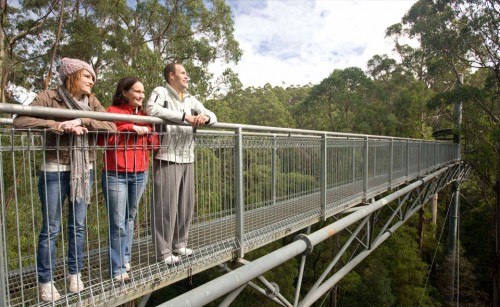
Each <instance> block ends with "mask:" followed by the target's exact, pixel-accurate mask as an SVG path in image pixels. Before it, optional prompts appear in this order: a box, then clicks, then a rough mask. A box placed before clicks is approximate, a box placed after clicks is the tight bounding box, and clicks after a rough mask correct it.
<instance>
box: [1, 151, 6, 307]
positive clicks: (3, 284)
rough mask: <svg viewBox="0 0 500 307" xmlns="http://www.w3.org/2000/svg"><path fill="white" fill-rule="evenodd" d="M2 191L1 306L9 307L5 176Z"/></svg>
mask: <svg viewBox="0 0 500 307" xmlns="http://www.w3.org/2000/svg"><path fill="white" fill-rule="evenodd" d="M0 147H1V143H0ZM0 174H3V155H2V152H0ZM0 191H1V194H2V196H1V197H2V200H1V206H2V207H1V210H2V212H0V223H1V224H0V306H7V291H8V289H7V285H6V278H7V274H6V268H7V262H6V261H5V257H4V253H6V251H7V246H5V245H4V244H7V240H6V239H7V237H6V236H5V234H4V229H3V227H4V226H5V225H6V221H5V217H6V212H5V211H6V210H5V198H4V196H5V186H4V181H3V176H0Z"/></svg>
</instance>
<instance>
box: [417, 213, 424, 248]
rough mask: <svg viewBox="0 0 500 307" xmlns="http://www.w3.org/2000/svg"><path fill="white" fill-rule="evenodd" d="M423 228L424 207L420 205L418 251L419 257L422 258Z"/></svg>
mask: <svg viewBox="0 0 500 307" xmlns="http://www.w3.org/2000/svg"><path fill="white" fill-rule="evenodd" d="M424 226H425V205H422V208H420V212H419V222H418V250H419V251H420V257H422V250H423V246H424Z"/></svg>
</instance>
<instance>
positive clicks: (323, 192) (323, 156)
mask: <svg viewBox="0 0 500 307" xmlns="http://www.w3.org/2000/svg"><path fill="white" fill-rule="evenodd" d="M326 140H327V139H326V134H323V135H322V136H321V162H320V163H321V165H320V168H321V171H320V177H321V178H320V194H321V195H320V198H321V218H322V220H323V221H326V181H327V170H326V168H327V167H328V166H327V144H326Z"/></svg>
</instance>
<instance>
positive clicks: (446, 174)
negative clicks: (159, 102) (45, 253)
mask: <svg viewBox="0 0 500 307" xmlns="http://www.w3.org/2000/svg"><path fill="white" fill-rule="evenodd" d="M0 111H3V112H9V113H23V112H24V114H37V112H42V111H43V110H37V108H30V107H21V106H15V105H7V106H1V108H0ZM61 111H62V112H61V113H58V114H56V115H58V116H62V117H64V116H66V117H74V116H75V114H74V112H71V114H68V113H67V112H64V111H65V110H61ZM81 116H86V117H96V118H99V119H108V120H116V119H128V118H127V117H123V116H122V117H123V118H122V117H120V116H115V115H113V114H102V113H101V114H95V113H92V112H86V113H85V114H82V115H81ZM144 121H147V122H151V123H160V122H162V121H161V120H159V119H157V118H150V117H145V119H144ZM90 137H91V138H96V137H97V135H96V134H91V135H90ZM43 139H44V131H41V130H29V131H27V130H14V129H12V128H10V127H9V126H5V128H4V129H2V130H0V150H1V151H0V165H1V169H0V171H1V176H2V178H1V180H2V181H1V183H0V188H1V201H2V212H1V214H0V217H1V225H2V227H1V228H0V240H1V244H0V250H1V253H0V273H1V276H2V278H1V280H0V288H1V289H5V291H1V292H0V305H2V306H29V305H41V306H44V305H45V306H52V303H43V302H41V301H40V299H39V293H38V287H37V281H36V242H37V235H38V232H39V229H40V222H41V221H40V220H41V218H40V209H39V207H40V203H39V202H40V201H39V198H38V192H37V188H36V187H37V182H38V172H39V167H40V165H41V162H42V161H43V153H44V151H45V150H54V149H53V148H45V147H44V142H43ZM172 146H176V145H175V144H173V145H172ZM193 146H195V152H196V156H197V159H196V162H195V165H196V171H195V177H196V183H195V184H196V188H195V190H196V199H197V201H196V209H195V214H194V217H193V225H192V227H191V230H190V236H189V245H190V247H191V248H193V249H194V250H195V254H194V255H193V256H190V257H183V258H181V261H180V262H179V263H178V264H176V265H173V266H167V265H165V264H164V263H163V262H162V261H159V259H157V258H156V256H155V252H154V249H153V244H152V240H151V230H150V227H149V225H150V223H149V221H150V212H151V210H150V209H151V189H152V184H151V183H152V181H153V179H154V178H153V176H154V174H150V178H149V183H148V187H147V188H146V192H145V193H144V195H143V197H142V200H141V205H140V209H139V210H140V211H139V213H138V216H137V218H136V225H135V239H134V245H133V249H132V252H133V256H132V261H131V263H132V271H131V274H130V275H131V280H130V282H127V283H117V282H113V280H112V279H111V278H110V277H109V274H108V263H107V259H108V248H107V237H108V226H107V214H106V210H105V206H104V200H103V195H102V191H101V183H100V169H101V163H102V162H99V160H100V159H99V158H98V159H97V160H98V161H97V163H96V165H94V169H93V171H94V172H95V173H94V178H95V180H94V183H93V188H92V190H93V195H92V203H91V205H90V207H89V209H88V214H87V227H86V244H85V251H86V252H85V257H84V258H85V259H84V269H83V271H82V280H83V281H84V283H85V286H86V288H85V290H83V291H82V292H80V293H78V294H68V295H64V294H65V293H67V291H66V290H67V289H66V284H65V280H64V272H65V271H66V270H67V265H66V262H65V258H66V257H64V256H63V255H65V253H66V249H67V246H65V238H64V236H65V233H64V232H63V233H62V235H61V236H60V238H59V239H60V242H59V243H60V244H59V243H58V246H57V255H58V259H57V261H56V266H57V269H56V276H54V278H55V283H56V287H57V288H58V289H59V291H60V292H61V294H62V296H63V297H62V298H61V299H60V300H58V301H57V302H55V304H54V305H57V306H66V305H84V306H85V305H92V306H103V305H106V306H115V305H119V304H123V303H125V302H128V301H130V300H131V299H134V298H137V297H141V296H143V295H146V294H148V293H151V292H152V291H154V290H157V289H159V288H162V287H164V286H167V285H169V284H171V283H174V282H176V281H178V280H181V279H183V278H186V277H188V276H190V275H193V274H196V273H198V272H201V271H204V270H206V269H208V268H211V267H214V266H217V265H220V264H223V263H225V262H227V261H229V260H232V259H235V258H239V259H241V260H240V261H241V262H242V263H245V261H244V260H243V259H242V258H244V255H245V253H247V252H249V251H252V250H254V249H256V248H258V247H261V246H264V245H266V244H268V243H270V242H273V241H275V240H278V239H280V238H282V237H284V236H287V235H289V234H292V233H295V232H298V231H300V230H303V229H305V228H307V227H308V226H311V225H313V224H315V223H317V222H319V221H322V220H326V218H328V217H332V216H333V217H335V219H338V221H337V222H336V223H337V224H335V223H334V224H332V225H335V226H332V227H334V228H336V230H335V231H338V230H339V229H338V225H339V224H338V223H339V222H341V221H343V220H345V218H348V220H349V221H350V222H349V223H347V224H345V225H344V226H342V227H340V228H342V229H345V228H347V227H348V226H350V225H356V227H358V228H359V230H357V231H353V234H354V235H353V237H352V239H350V240H351V242H352V241H357V242H366V247H367V249H366V250H368V251H371V250H372V248H373V247H374V246H377V244H380V243H381V242H380V240H381V238H386V235H385V234H384V233H386V232H389V231H392V230H391V229H392V228H391V227H395V225H398V223H401V222H404V220H405V218H408V217H409V215H408V214H410V213H412V212H415V211H416V210H417V209H418V208H420V206H421V205H423V203H425V201H427V199H428V198H429V197H430V195H431V194H433V193H436V192H438V191H439V190H440V189H442V188H443V187H444V186H446V185H447V184H448V183H449V182H451V181H452V180H462V179H463V178H465V177H466V176H467V172H468V170H467V168H466V167H463V166H462V165H461V164H460V163H459V161H458V160H457V157H458V155H457V153H458V151H457V150H458V148H457V147H456V145H455V144H451V143H443V142H433V141H423V140H413V139H401V138H391V137H383V136H369V135H353V134H339V133H329V132H324V131H308V130H297V129H285V128H272V127H260V126H245V125H233V124H216V125H215V127H213V129H210V130H204V131H198V132H197V136H196V143H195V144H193ZM107 149H109V148H107ZM55 150H58V148H56V149H55ZM91 150H93V151H94V154H95V155H96V157H102V153H103V151H104V148H99V147H95V148H92V149H91ZM150 173H151V172H150ZM387 194H389V196H386V195H387ZM383 196H385V197H389V198H390V197H393V200H397V204H396V205H395V209H394V214H393V216H392V218H391V219H390V220H388V221H386V222H385V224H386V225H385V226H383V227H381V231H382V232H381V233H380V234H379V235H375V234H374V233H372V231H373V229H372V228H371V227H369V226H367V224H370V223H368V221H369V219H370V218H372V219H373V214H376V211H377V210H379V209H380V208H382V207H385V206H387V205H391V204H388V203H389V202H390V201H387V202H386V200H385V201H381V200H383V199H384V198H383ZM377 199H378V200H377ZM372 200H373V201H372ZM375 200H377V201H375ZM369 201H370V204H368V202H369ZM382 203H383V204H382ZM360 204H362V205H363V206H361V207H359V205H360ZM358 208H359V210H358ZM368 208H370V209H368ZM373 208H378V209H373ZM348 212H354V213H352V214H350V215H347V216H346V217H344V218H342V217H343V216H345V215H346V214H347V213H348ZM360 212H361V213H360ZM367 212H368V213H367ZM356 215H358V216H357V219H354V217H352V216H356ZM341 218H342V219H341ZM342 223H344V222H342ZM372 226H373V225H372ZM398 227H399V226H398ZM365 228H366V229H365ZM63 229H65V228H64V227H63ZM361 229H364V231H361ZM361 234H363V235H362V236H363V237H362V238H358V237H357V236H359V235H361ZM301 238H302V239H301V240H298V241H297V242H296V243H294V244H296V245H300V248H298V249H297V248H296V247H295V249H294V252H293V253H296V252H297V251H299V252H298V254H300V253H302V252H304V251H306V250H307V249H308V248H312V245H311V244H312V243H311V241H310V240H311V239H310V238H309V237H305V236H302V237H301ZM366 238H368V239H366ZM325 239H326V238H325ZM375 239H377V240H378V241H377V240H375ZM367 240H368V241H367ZM374 240H375V241H374ZM319 242H320V241H318V243H319ZM302 247H304V248H303V249H302ZM287 248H288V247H287ZM348 248H349V246H346V247H345V250H347V249H348ZM276 252H282V251H276ZM361 252H362V251H361V250H359V249H358V251H357V253H361ZM293 253H292V254H293ZM298 254H295V255H293V256H290V255H291V254H288V253H287V254H286V257H285V256H283V257H282V259H283V261H286V259H290V258H287V257H289V256H290V257H294V256H296V255H298ZM267 262H268V263H269V261H267ZM255 265H256V264H253V263H250V264H248V263H245V266H244V267H243V268H242V269H243V271H245V270H249V271H250V272H252V274H250V275H251V276H253V274H255V273H256V272H259V271H260V269H257V270H255V269H252V266H255ZM245 267H247V269H244V268H245ZM230 274H234V272H231V273H228V274H226V275H225V276H228V277H225V278H226V279H227V278H231V275H230ZM260 274H261V273H259V274H258V275H257V276H259V275H260ZM337 276H338V275H337ZM223 277H224V276H223ZM242 280H243V279H242ZM250 280H251V279H250ZM250 280H248V281H250ZM213 282H216V280H214V281H213ZM224 282H227V281H224V280H222V281H221V282H220V285H223V284H224ZM231 284H233V285H234V286H238V283H235V282H232V281H231ZM241 286H242V285H239V286H238V287H241ZM215 287H216V288H221V289H222V288H225V290H224V291H226V290H227V292H229V291H230V290H231V288H227V287H226V286H224V287H220V286H217V284H216V286H215ZM238 287H237V288H238ZM299 288H300V286H299ZM234 289H236V288H234ZM271 290H272V289H271ZM200 291H201V290H200ZM221 291H222V290H221ZM227 292H225V293H227ZM313 292H314V293H316V294H317V293H320V292H321V291H320V289H319V286H318V287H317V289H316V291H313ZM199 293H201V292H199ZM199 293H198V294H197V292H196V293H193V294H190V299H193V298H197V299H199V300H198V301H197V303H193V304H194V305H192V306H196V305H197V304H198V303H199V304H206V303H207V302H210V301H211V300H209V299H212V298H211V297H208V296H204V295H199ZM225 293H221V294H220V295H223V294H225ZM316 294H311V295H310V296H309V297H306V298H305V300H304V301H303V302H304V303H305V305H307V304H306V303H307V302H310V301H311V300H312V301H314V296H315V295H316ZM220 295H219V296H220ZM235 295H237V293H236V292H234V293H233V294H232V296H235ZM182 299H185V297H179V300H182ZM230 300H231V299H230V298H228V302H229V301H230ZM275 300H277V301H280V302H281V304H283V305H297V302H295V304H292V303H290V302H288V301H287V300H286V299H284V298H280V297H279V295H277V296H276V297H275ZM179 302H180V301H175V302H170V304H171V305H172V306H179V305H178V303H179Z"/></svg>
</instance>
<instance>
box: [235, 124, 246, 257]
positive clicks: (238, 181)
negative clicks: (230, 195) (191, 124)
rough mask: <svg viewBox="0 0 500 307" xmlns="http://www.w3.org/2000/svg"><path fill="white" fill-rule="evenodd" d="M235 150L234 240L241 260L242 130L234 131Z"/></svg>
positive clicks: (242, 197) (242, 244)
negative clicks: (236, 241) (238, 247)
mask: <svg viewBox="0 0 500 307" xmlns="http://www.w3.org/2000/svg"><path fill="white" fill-rule="evenodd" d="M235 138H236V142H235V145H236V148H235V155H234V157H235V159H234V172H235V174H234V177H235V178H234V179H235V196H236V198H235V211H236V223H235V224H236V239H237V240H238V242H239V244H240V249H239V250H238V257H239V258H243V256H244V255H245V247H244V243H245V242H244V239H245V236H244V234H245V230H244V229H245V225H244V224H245V219H244V213H245V206H244V196H243V193H244V189H243V129H242V128H241V127H238V128H237V129H236V136H235Z"/></svg>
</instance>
